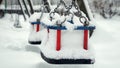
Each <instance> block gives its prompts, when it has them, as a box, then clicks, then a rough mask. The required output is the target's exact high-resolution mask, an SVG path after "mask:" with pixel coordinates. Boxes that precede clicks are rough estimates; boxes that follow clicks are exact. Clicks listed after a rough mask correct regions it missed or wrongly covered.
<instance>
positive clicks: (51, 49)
mask: <svg viewBox="0 0 120 68" xmlns="http://www.w3.org/2000/svg"><path fill="white" fill-rule="evenodd" d="M88 46H89V47H88V49H89V50H84V49H83V31H79V30H76V31H67V30H63V31H62V33H61V50H60V51H56V30H50V32H49V36H48V41H47V42H46V44H42V45H41V47H40V48H41V51H42V52H43V54H45V56H46V57H48V58H54V59H63V58H64V59H94V53H93V49H92V48H91V46H90V45H88Z"/></svg>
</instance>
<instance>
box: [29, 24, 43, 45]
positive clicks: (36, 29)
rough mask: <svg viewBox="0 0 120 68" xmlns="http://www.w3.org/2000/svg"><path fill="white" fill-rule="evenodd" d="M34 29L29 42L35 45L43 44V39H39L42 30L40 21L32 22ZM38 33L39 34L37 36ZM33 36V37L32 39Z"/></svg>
mask: <svg viewBox="0 0 120 68" xmlns="http://www.w3.org/2000/svg"><path fill="white" fill-rule="evenodd" d="M31 25H32V29H31V34H30V35H29V40H28V42H29V43H30V44H33V45H39V44H41V40H40V39H39V37H38V36H39V35H38V34H37V33H39V32H40V28H41V27H40V22H31ZM37 35H38V36H37ZM31 37H32V39H30V38H31Z"/></svg>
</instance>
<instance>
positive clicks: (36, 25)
mask: <svg viewBox="0 0 120 68" xmlns="http://www.w3.org/2000/svg"><path fill="white" fill-rule="evenodd" d="M43 1H45V2H44V4H43V6H42V7H41V14H40V15H41V16H40V17H39V18H38V19H36V21H32V22H30V23H31V26H32V30H31V34H30V35H29V40H28V42H29V43H30V44H34V45H38V44H41V39H40V38H39V37H37V34H39V32H40V30H42V29H43V28H44V27H43V26H41V24H40V20H41V18H42V16H43V12H44V11H45V9H47V12H49V11H50V7H49V4H48V2H47V0H43ZM29 3H30V6H31V8H32V4H31V0H29ZM31 10H32V9H31ZM31 13H34V11H33V10H32V11H31ZM35 14H36V15H39V13H38V14H37V13H35ZM35 14H33V15H35ZM33 15H32V16H31V18H33ZM31 18H30V19H31ZM33 35H36V36H33Z"/></svg>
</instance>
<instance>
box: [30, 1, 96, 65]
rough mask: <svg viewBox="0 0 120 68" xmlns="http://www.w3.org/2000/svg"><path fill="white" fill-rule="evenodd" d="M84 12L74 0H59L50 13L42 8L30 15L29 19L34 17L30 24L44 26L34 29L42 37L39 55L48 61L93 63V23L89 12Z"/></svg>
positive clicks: (56, 62)
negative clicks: (67, 2)
mask: <svg viewBox="0 0 120 68" xmlns="http://www.w3.org/2000/svg"><path fill="white" fill-rule="evenodd" d="M82 2H86V1H82ZM81 4H82V5H83V3H81ZM84 5H86V4H85V3H84ZM84 8H85V9H86V12H89V11H88V10H89V9H88V8H86V7H85V6H84ZM43 9H44V7H43ZM86 12H82V11H81V10H80V9H79V7H78V5H77V3H76V0H72V3H71V4H70V5H69V6H67V5H66V3H65V1H64V0H60V3H58V4H57V7H56V8H55V9H54V10H52V11H51V12H50V13H44V12H41V13H35V14H33V15H32V17H31V19H33V18H34V19H35V20H34V19H33V21H31V24H39V26H40V25H41V26H42V27H44V29H40V31H39V29H38V27H37V29H36V33H37V31H38V34H40V35H38V36H36V35H35V37H38V39H41V41H42V43H41V45H40V49H41V57H42V58H43V59H44V60H45V61H46V62H48V63H51V64H93V63H94V62H95V58H94V53H93V51H92V50H93V49H92V45H90V42H89V39H90V37H91V36H92V34H93V30H94V29H95V26H94V25H92V24H91V23H90V22H91V21H92V18H91V17H92V16H90V12H89V13H88V15H85V14H84V13H86ZM77 14H78V15H77ZM38 18H39V19H38ZM36 19H37V21H36ZM41 37H45V38H41Z"/></svg>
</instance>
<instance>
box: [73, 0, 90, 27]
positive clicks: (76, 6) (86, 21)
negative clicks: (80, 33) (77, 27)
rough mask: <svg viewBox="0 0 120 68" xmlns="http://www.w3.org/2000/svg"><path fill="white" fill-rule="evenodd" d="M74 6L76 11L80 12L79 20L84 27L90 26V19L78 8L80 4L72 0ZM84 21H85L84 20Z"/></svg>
mask: <svg viewBox="0 0 120 68" xmlns="http://www.w3.org/2000/svg"><path fill="white" fill-rule="evenodd" d="M72 6H74V7H75V9H76V10H77V11H78V15H79V20H80V22H81V23H82V24H83V25H84V26H88V25H89V21H88V19H87V18H86V17H85V16H83V15H82V13H81V10H80V9H79V7H78V4H77V3H76V0H72ZM71 8H72V7H71ZM82 19H84V21H83V20H82Z"/></svg>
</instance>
